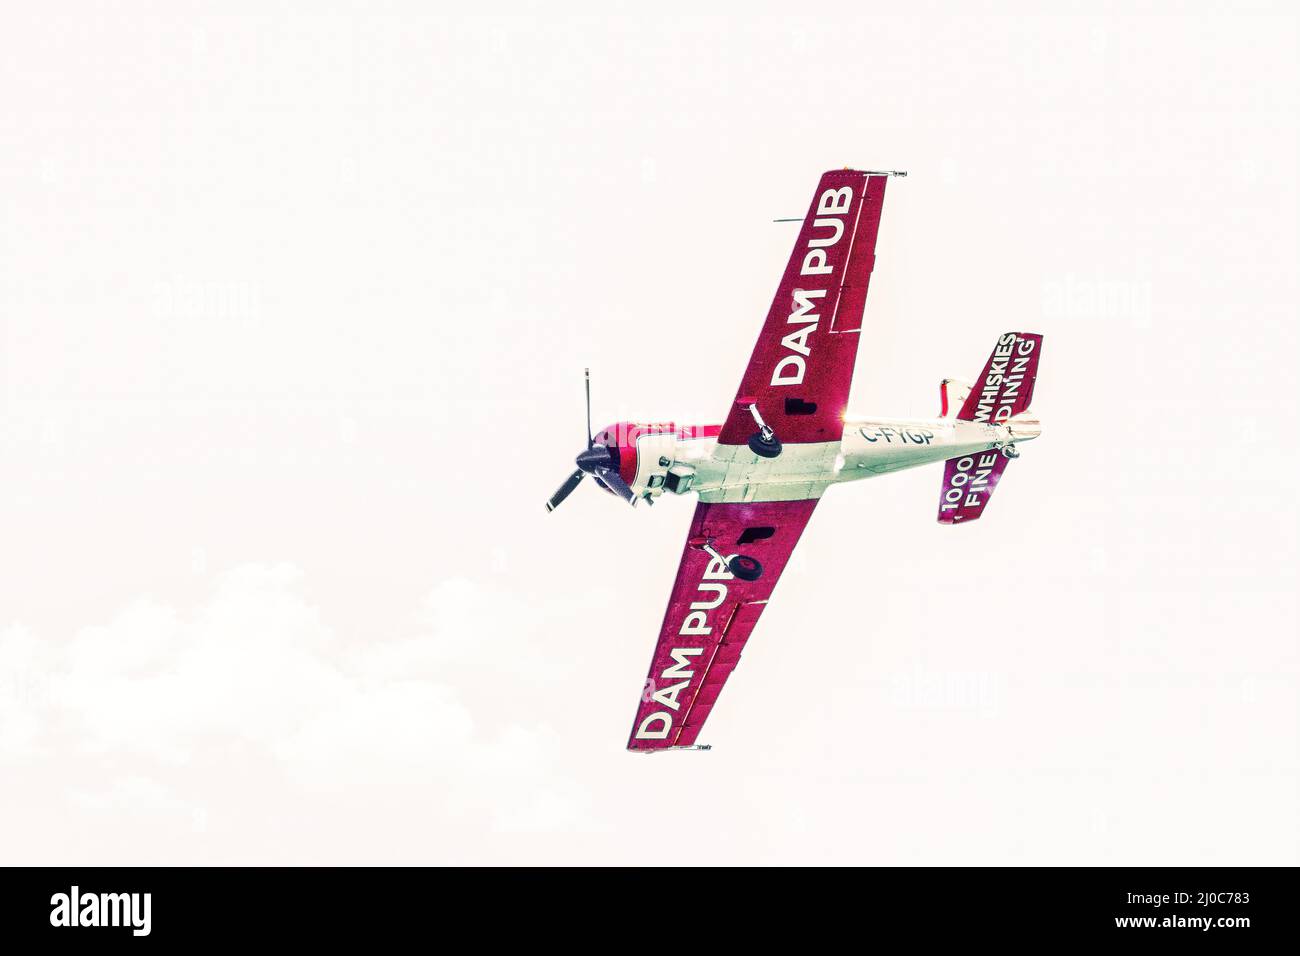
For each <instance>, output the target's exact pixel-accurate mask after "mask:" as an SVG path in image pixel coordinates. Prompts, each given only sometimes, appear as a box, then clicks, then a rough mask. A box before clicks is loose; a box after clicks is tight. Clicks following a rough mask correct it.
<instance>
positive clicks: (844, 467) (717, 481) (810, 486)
mask: <svg viewBox="0 0 1300 956" xmlns="http://www.w3.org/2000/svg"><path fill="white" fill-rule="evenodd" d="M718 433H719V427H718V426H716V425H703V426H676V425H673V424H663V425H637V424H633V423H620V424H618V425H611V426H609V428H607V429H605V430H604V431H602V432H601V433H600V434H599V435H598V436H597V438H596V441H597V442H602V443H606V444H608V445H610V446H611V447H617V448H618V451H619V463H620V472H621V474H622V476H623V478H624V480H625V481H627V483H628V484H629V485H630V486H631V487H632V490H633V491H634V492H635V493H636V495H637V497H638V498H650V499H654V498H658V497H660V496H661V495H664V494H679V495H680V494H688V493H690V492H695V493H697V494H699V495H700V497H701V498H702V499H704V500H706V501H713V502H724V501H783V500H791V499H800V498H816V497H820V496H821V494H822V492H824V491H825V490H826V489H827V488H828V487H830V486H831V485H833V484H838V483H840V482H845V481H858V480H861V479H863V478H874V477H876V476H878V475H885V474H889V473H891V472H895V471H903V470H904V469H907V468H915V467H917V466H918V465H925V464H929V463H930V462H936V461H945V460H947V459H949V458H958V457H961V456H964V455H974V454H978V453H980V452H985V451H989V450H991V449H1001V448H1005V447H1007V446H1009V445H1012V444H1013V443H1015V442H1019V441H1028V440H1030V439H1032V438H1035V437H1037V436H1038V433H1039V428H1038V423H1037V421H1036V420H1034V419H1031V418H1028V417H1027V416H1019V417H1017V418H1013V419H1012V420H1011V421H1009V422H1006V423H1005V424H1001V425H987V424H981V423H977V422H970V421H959V420H957V419H955V418H938V419H933V418H931V419H915V420H913V419H886V418H871V419H863V420H857V421H848V422H845V425H844V435H843V437H842V438H841V440H840V441H837V442H820V443H813V444H793V445H786V446H785V447H784V448H783V449H782V451H781V454H780V455H778V456H777V457H775V458H760V457H758V456H757V455H755V454H754V453H753V452H752V451H750V449H749V448H748V447H747V446H745V445H720V444H719V443H718Z"/></svg>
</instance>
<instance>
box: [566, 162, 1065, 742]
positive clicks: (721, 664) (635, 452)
mask: <svg viewBox="0 0 1300 956" xmlns="http://www.w3.org/2000/svg"><path fill="white" fill-rule="evenodd" d="M894 175H903V174H899V173H888V172H861V171H857V170H847V169H846V170H835V171H832V172H828V173H826V174H825V175H823V176H822V178H821V182H819V183H818V185H817V191H816V193H815V194H814V195H813V200H812V203H811V205H810V206H809V208H808V213H807V215H805V216H804V219H803V226H802V228H801V229H800V231H799V238H798V239H797V241H796V242H795V247H794V251H793V253H792V254H791V256H790V261H789V262H788V263H787V265H786V268H785V273H784V274H783V276H782V277H781V283H780V285H779V286H778V287H777V291H776V296H775V298H774V299H773V301H772V307H771V309H769V310H768V314H767V318H766V320H765V321H764V323H763V328H762V331H761V332H760V333H759V337H758V343H757V344H756V345H755V346H754V351H753V354H752V355H751V356H750V360H749V365H748V366H747V367H746V369H745V374H744V377H743V378H742V379H741V383H740V387H739V389H738V390H737V392H736V398H735V401H734V402H732V405H731V408H730V409H729V410H728V413H727V417H726V419H725V421H724V422H723V423H722V424H721V425H693V426H679V425H676V424H671V423H670V424H655V425H650V424H638V423H633V422H619V423H617V424H614V425H610V426H608V427H607V428H604V429H602V430H601V431H600V432H599V433H597V434H595V435H592V434H591V428H590V417H591V393H590V387H588V392H587V415H588V437H587V448H586V450H585V451H583V452H582V453H581V454H580V455H579V456H578V458H577V466H578V468H577V470H576V471H575V472H574V473H573V474H572V475H570V476H569V478H568V479H567V480H566V481H565V483H564V484H563V485H562V486H561V487H560V489H559V490H558V491H557V492H556V493H555V495H554V496H553V497H552V498H551V500H550V501H548V502H547V505H546V506H547V509H548V510H553V509H554V508H555V507H556V506H557V505H559V503H560V502H561V501H563V500H564V499H565V498H566V497H568V495H569V493H570V492H572V491H573V489H574V488H575V487H577V485H578V484H579V483H580V482H581V481H582V479H583V477H584V476H590V477H592V478H593V479H594V480H595V481H596V483H597V484H598V485H599V486H600V487H602V488H603V489H605V490H606V491H609V492H611V493H612V494H615V495H617V496H619V497H621V498H622V499H623V500H625V501H627V502H629V503H630V504H633V505H635V504H636V503H637V502H638V501H642V500H645V501H647V502H650V503H653V502H654V501H655V500H656V499H658V498H660V497H662V496H664V495H668V496H679V495H687V494H691V493H694V494H695V495H697V496H698V497H699V503H698V504H697V505H696V507H695V516H694V517H693V518H692V520H691V526H690V530H689V532H688V533H687V536H686V544H685V547H684V548H683V550H682V558H681V564H680V565H679V567H678V570H677V579H676V581H675V582H674V583H673V590H672V594H671V595H670V597H669V599H668V610H667V612H666V613H665V615H664V620H663V624H662V626H661V627H660V630H659V640H658V642H657V643H656V644H655V649H654V655H653V657H652V658H651V660H650V671H649V674H648V675H647V677H646V680H645V684H644V687H643V689H642V693H641V699H640V702H639V703H638V705H637V710H636V717H635V719H634V720H633V723H632V731H631V735H630V737H629V739H628V749H629V750H634V751H638V752H645V753H653V752H656V751H660V750H670V749H674V748H699V747H700V745H699V744H698V743H697V740H698V737H699V733H700V729H701V728H702V727H703V726H704V722H705V720H707V719H708V716H709V714H710V713H711V712H712V710H713V708H714V706H715V705H716V703H717V700H718V695H719V693H721V691H722V687H723V685H724V684H725V683H726V681H727V678H728V677H730V676H731V672H732V671H733V670H735V668H736V665H737V664H738V663H739V662H740V655H741V653H742V651H743V650H744V648H745V644H746V642H747V641H748V640H749V636H750V634H751V633H752V632H753V630H754V626H755V625H756V624H757V623H758V619H759V617H760V615H762V613H763V609H764V608H765V607H766V606H767V602H768V601H769V600H770V599H771V596H772V591H773V589H774V588H775V587H776V583H777V581H778V580H780V577H781V572H782V571H783V570H784V568H785V565H786V562H787V561H788V560H789V558H790V554H791V552H793V550H794V546H795V545H796V544H797V543H798V541H799V536H800V535H801V534H802V533H803V529H804V527H805V526H806V525H807V523H808V519H809V518H810V517H812V513H813V509H814V508H816V507H817V503H818V501H820V500H821V496H822V494H823V492H825V491H826V489H827V488H828V487H830V486H831V485H833V484H839V483H841V482H846V481H855V480H858V479H861V478H873V477H875V476H877V475H883V474H887V473H889V472H894V471H902V470H903V469H905V468H914V467H916V466H917V465H924V464H927V463H929V462H938V461H942V462H945V463H946V464H945V467H944V476H943V485H942V488H941V490H940V494H939V505H938V518H939V521H941V522H943V523H945V524H959V523H962V522H967V521H974V520H976V519H977V518H979V517H980V516H981V515H982V514H983V513H984V509H985V508H986V507H987V505H988V502H989V498H990V497H991V496H992V494H993V491H994V489H995V488H996V487H997V484H998V481H999V480H1000V479H1001V477H1002V473H1003V471H1004V470H1005V469H1006V467H1007V464H1008V462H1009V461H1010V460H1011V459H1013V458H1016V457H1017V456H1018V454H1019V452H1018V451H1017V445H1018V443H1020V442H1024V441H1028V440H1030V439H1032V438H1036V437H1037V436H1038V434H1039V430H1040V429H1039V424H1038V420H1037V419H1036V418H1034V417H1033V416H1032V415H1031V413H1030V412H1029V403H1030V400H1031V398H1032V397H1033V392H1034V381H1035V378H1036V376H1037V372H1038V360H1039V358H1040V357H1041V355H1042V343H1043V337H1042V336H1041V335H1037V334H1034V333H1030V332H1007V333H1005V334H1003V335H1002V336H1000V337H999V338H998V340H997V344H996V345H995V347H994V349H993V352H992V354H991V355H990V356H989V359H988V362H987V363H986V364H985V366H984V370H983V373H982V374H981V376H980V377H979V379H978V380H977V381H976V382H975V383H974V384H968V383H964V382H960V381H958V380H956V379H945V380H944V381H943V382H942V384H941V385H940V414H939V417H938V418H933V419H924V420H898V419H889V418H871V419H866V420H861V421H846V419H845V409H846V408H847V406H848V398H849V388H850V386H851V384H852V380H853V368H854V362H855V360H856V357H857V351H858V340H859V338H860V332H861V329H862V317H863V312H864V309H865V306H866V301H867V289H868V287H869V286H870V282H871V273H872V270H873V269H874V267H875V262H876V236H877V233H878V232H879V229H880V214H881V209H882V207H883V205H884V200H885V184H886V182H888V180H889V177H890V176H894Z"/></svg>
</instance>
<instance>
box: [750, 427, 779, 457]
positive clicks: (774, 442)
mask: <svg viewBox="0 0 1300 956" xmlns="http://www.w3.org/2000/svg"><path fill="white" fill-rule="evenodd" d="M747 444H748V445H749V450H750V451H752V452H753V453H754V454H755V455H757V456H758V457H759V458H775V457H776V456H777V455H779V454H781V439H779V438H777V437H776V436H775V435H773V436H772V437H771V439H765V438H764V437H763V433H762V432H754V434H752V435H750V436H749V441H748V442H747Z"/></svg>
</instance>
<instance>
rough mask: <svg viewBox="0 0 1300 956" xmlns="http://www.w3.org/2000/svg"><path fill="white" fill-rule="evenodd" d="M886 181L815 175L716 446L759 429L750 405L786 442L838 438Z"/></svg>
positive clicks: (740, 440)
mask: <svg viewBox="0 0 1300 956" xmlns="http://www.w3.org/2000/svg"><path fill="white" fill-rule="evenodd" d="M887 178H888V177H887V176H885V175H876V174H871V173H864V172H858V171H856V170H839V171H833V172H829V173H826V174H825V175H823V176H822V178H821V182H820V183H818V184H817V192H816V194H815V195H814V196H813V201H812V205H811V206H809V207H808V214H807V215H806V216H805V217H804V220H803V226H802V228H801V229H800V230H799V239H798V241H797V242H796V243H795V246H794V252H793V253H791V255H790V261H789V263H788V264H787V265H786V267H785V274H784V275H783V276H782V277H781V284H780V286H778V287H777V290H776V298H775V299H773V300H772V308H771V310H770V311H769V312H768V313H767V321H766V322H764V323H763V331H762V333H761V334H760V335H759V337H758V344H757V345H755V346H754V354H753V355H752V356H750V359H749V366H748V367H747V368H746V369H745V377H744V378H743V379H742V380H741V384H740V391H739V392H737V393H736V401H735V402H734V403H733V405H732V408H731V411H730V413H729V414H728V416H727V421H726V424H724V425H723V426H722V434H721V435H720V436H719V438H718V442H719V444H723V445H743V444H744V443H745V442H746V441H747V440H748V439H749V437H750V436H751V435H753V434H754V432H755V431H757V426H756V424H755V421H754V418H753V415H752V414H751V413H750V411H749V408H748V406H749V405H750V403H751V402H752V403H756V404H757V405H758V411H759V413H760V414H761V415H762V417H763V419H764V421H766V423H767V424H768V425H769V426H770V427H771V428H772V429H773V430H774V431H775V432H776V437H777V438H778V439H780V441H781V442H782V443H784V444H799V443H808V442H827V441H839V440H840V439H841V438H842V437H843V433H844V409H845V407H846V406H847V405H848V401H849V386H850V385H851V384H852V383H853V363H854V360H855V359H856V357H857V352H858V337H859V332H860V330H861V328H862V312H863V309H864V308H865V307H866V302H867V285H868V283H869V282H870V281H871V270H872V268H874V266H875V261H876V233H877V231H878V230H879V228H880V210H881V206H882V205H883V203H884V200H885V180H886V179H887Z"/></svg>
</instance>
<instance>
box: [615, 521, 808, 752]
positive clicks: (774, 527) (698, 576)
mask: <svg viewBox="0 0 1300 956" xmlns="http://www.w3.org/2000/svg"><path fill="white" fill-rule="evenodd" d="M817 500H818V499H816V498H808V499H805V500H802V501H764V502H748V503H730V504H708V503H706V502H701V503H700V504H699V505H697V506H696V508H695V517H694V518H693V519H692V521H691V530H690V533H689V534H688V535H687V538H686V548H685V550H684V551H683V552H682V562H681V565H680V566H679V567H678V569H677V580H676V581H675V582H674V584H673V593H672V596H671V597H670V598H669V600H668V611H667V613H666V614H665V615H664V622H663V626H662V627H661V628H660V630H659V643H658V644H656V645H655V652H654V657H653V658H652V659H651V661H650V674H649V676H647V678H646V682H645V687H644V689H643V691H642V694H641V703H640V705H639V706H638V707H637V712H636V721H635V723H633V725H632V736H631V738H630V739H629V740H628V744H627V747H628V749H629V750H636V751H642V752H653V751H656V750H667V749H670V748H673V747H689V746H692V745H694V743H695V738H696V737H697V736H698V735H699V732H700V728H701V727H702V726H703V725H704V721H705V720H706V719H707V718H708V716H709V712H710V711H711V710H712V709H713V705H714V704H715V703H716V702H717V699H718V694H719V693H720V692H721V691H722V685H723V684H724V683H726V681H727V678H728V677H730V676H731V672H732V671H733V670H735V669H736V664H737V663H739V661H740V652H741V651H742V650H744V647H745V642H746V641H747V640H749V635H750V632H751V631H753V630H754V625H755V624H757V623H758V618H759V615H761V614H762V613H763V608H764V607H766V606H767V601H768V598H769V597H770V596H771V594H772V589H773V588H774V587H775V586H776V582H777V580H778V579H779V578H780V577H781V572H782V571H783V570H785V565H786V562H787V561H788V560H789V559H790V553H791V552H792V551H793V550H794V546H795V544H797V543H798V541H799V536H800V535H801V534H803V529H804V526H805V525H806V524H807V523H808V518H809V516H811V515H812V512H813V508H815V507H816V506H817ZM701 539H712V547H713V548H714V549H715V550H716V551H718V552H719V553H720V554H721V555H722V556H723V557H725V558H730V557H731V556H732V555H735V554H745V555H748V556H749V557H752V558H754V559H756V560H757V561H758V562H759V563H760V564H762V566H763V573H762V575H761V576H760V577H759V579H758V580H757V581H742V580H741V579H740V578H737V577H735V576H734V575H732V574H731V572H730V571H728V570H727V568H726V566H725V565H724V564H722V563H721V562H719V561H718V560H717V559H715V558H713V557H712V556H711V555H710V554H709V553H708V552H707V551H705V550H703V548H701V547H699V546H698V543H697V542H698V541H700V540H701Z"/></svg>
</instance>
